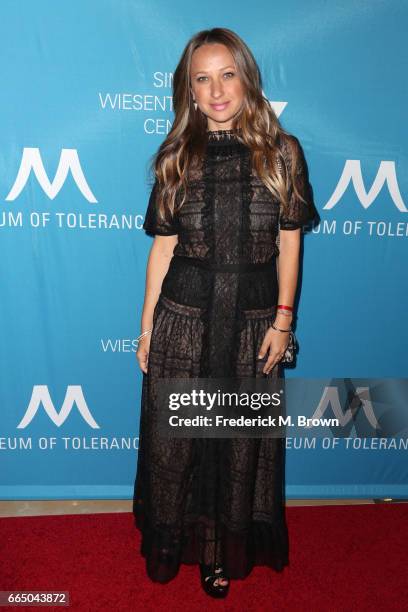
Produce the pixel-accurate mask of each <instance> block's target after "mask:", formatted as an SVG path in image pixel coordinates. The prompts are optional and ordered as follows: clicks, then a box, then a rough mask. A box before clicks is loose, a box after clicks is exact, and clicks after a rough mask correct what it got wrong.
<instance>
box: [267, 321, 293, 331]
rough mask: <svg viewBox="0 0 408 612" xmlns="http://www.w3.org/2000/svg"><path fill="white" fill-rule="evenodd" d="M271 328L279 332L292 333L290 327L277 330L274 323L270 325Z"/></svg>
mask: <svg viewBox="0 0 408 612" xmlns="http://www.w3.org/2000/svg"><path fill="white" fill-rule="evenodd" d="M272 327H273V329H276V330H277V331H280V332H290V331H292V328H291V327H290V328H289V329H279V327H276V326H275V324H274V323H272Z"/></svg>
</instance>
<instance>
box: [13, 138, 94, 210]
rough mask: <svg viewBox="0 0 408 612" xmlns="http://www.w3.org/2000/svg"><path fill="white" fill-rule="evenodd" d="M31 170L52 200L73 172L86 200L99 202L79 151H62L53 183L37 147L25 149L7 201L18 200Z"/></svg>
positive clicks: (73, 176)
mask: <svg viewBox="0 0 408 612" xmlns="http://www.w3.org/2000/svg"><path fill="white" fill-rule="evenodd" d="M31 170H33V171H34V174H35V176H36V178H37V181H38V182H39V184H40V185H41V187H42V189H43V191H44V193H46V194H47V196H48V197H49V198H50V199H51V200H53V199H54V198H55V197H56V196H57V195H58V193H59V191H60V189H61V188H62V186H63V184H64V183H65V180H66V178H67V176H68V172H69V171H71V174H72V178H73V179H74V181H75V183H76V185H77V187H78V189H79V191H80V192H81V193H82V195H83V196H84V198H86V199H87V200H88V202H91V203H93V204H94V203H95V202H97V199H96V198H95V196H94V194H93V193H92V191H91V189H90V187H89V185H88V183H87V180H86V178H85V175H84V173H83V170H82V168H81V164H80V161H79V157H78V151H77V149H61V155H60V159H59V162H58V168H57V172H56V173H55V177H54V180H53V181H52V182H51V181H50V180H49V178H48V176H47V173H46V171H45V168H44V164H43V162H42V159H41V153H40V149H38V148H36V147H33V148H31V147H24V149H23V156H22V158H21V163H20V168H19V170H18V173H17V177H16V180H15V181H14V185H13V186H12V188H11V190H10V193H9V194H8V196H7V197H6V200H8V201H12V200H15V199H16V198H18V196H19V195H20V193H21V192H22V191H23V189H24V187H25V185H26V183H27V181H28V179H29V176H30V174H31Z"/></svg>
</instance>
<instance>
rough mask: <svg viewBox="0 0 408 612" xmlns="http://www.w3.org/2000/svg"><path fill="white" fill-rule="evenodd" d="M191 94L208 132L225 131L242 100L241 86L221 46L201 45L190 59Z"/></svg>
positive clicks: (230, 57) (236, 73)
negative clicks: (203, 118)
mask: <svg viewBox="0 0 408 612" xmlns="http://www.w3.org/2000/svg"><path fill="white" fill-rule="evenodd" d="M190 82H191V91H192V95H193V99H194V101H195V102H196V103H197V106H198V108H199V109H200V110H201V112H202V113H204V115H206V117H207V127H208V129H209V130H211V131H213V130H229V129H231V127H232V120H233V118H234V117H235V115H236V114H237V113H239V112H240V110H241V107H242V104H243V101H244V87H243V84H242V81H241V79H240V77H239V75H238V71H237V68H236V65H235V62H234V58H233V56H232V55H231V53H230V51H229V50H228V48H227V47H226V46H225V45H221V44H219V43H213V44H205V45H202V46H201V47H198V49H196V50H195V51H194V53H193V55H192V58H191V73H190Z"/></svg>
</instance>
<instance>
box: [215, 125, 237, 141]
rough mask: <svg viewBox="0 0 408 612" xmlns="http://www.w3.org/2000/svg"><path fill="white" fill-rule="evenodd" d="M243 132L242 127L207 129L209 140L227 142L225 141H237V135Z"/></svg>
mask: <svg viewBox="0 0 408 612" xmlns="http://www.w3.org/2000/svg"><path fill="white" fill-rule="evenodd" d="M241 134H242V128H235V129H230V130H207V137H208V140H209V142H221V141H223V142H225V141H227V142H228V141H234V140H235V141H236V140H237V136H240V135H241Z"/></svg>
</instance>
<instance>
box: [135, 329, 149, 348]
mask: <svg viewBox="0 0 408 612" xmlns="http://www.w3.org/2000/svg"><path fill="white" fill-rule="evenodd" d="M152 329H153V327H152V328H151V329H147V330H146V331H144V332H143V333H142V334H140V336H138V337H137V338H136V342H137V343H138V344H139V340H140V339H141V338H143V336H146V334H150V332H151V331H152Z"/></svg>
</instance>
